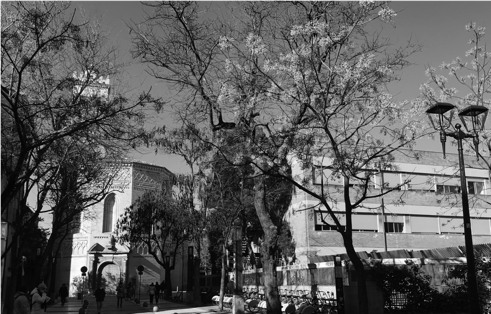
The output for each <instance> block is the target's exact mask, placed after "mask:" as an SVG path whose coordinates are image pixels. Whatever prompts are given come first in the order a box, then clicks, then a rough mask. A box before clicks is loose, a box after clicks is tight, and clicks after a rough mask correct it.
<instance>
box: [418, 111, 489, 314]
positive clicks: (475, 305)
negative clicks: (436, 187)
mask: <svg viewBox="0 0 491 314" xmlns="http://www.w3.org/2000/svg"><path fill="white" fill-rule="evenodd" d="M454 108H455V106H454V105H452V104H449V103H437V104H435V105H433V106H432V107H430V108H429V109H428V110H426V113H427V114H428V117H429V119H430V122H431V124H432V125H433V128H435V130H437V131H440V141H441V143H442V149H443V158H445V141H446V137H447V136H450V137H453V138H454V139H456V140H457V144H458V152H459V168H460V186H461V191H462V212H463V216H464V236H465V254H466V257H467V283H468V285H469V286H468V290H469V302H470V307H471V308H470V310H471V313H472V314H479V313H480V310H479V308H480V304H479V295H478V289H477V280H476V265H475V258H474V246H473V244H472V230H471V219H470V214H469V199H468V195H467V184H466V175H465V165H464V152H463V148H462V140H463V139H465V138H472V139H473V142H474V149H475V150H476V156H477V158H478V159H479V151H478V148H479V135H478V132H479V131H482V130H483V128H484V123H485V122H486V117H487V113H488V109H487V108H486V107H483V106H476V105H471V106H468V107H467V108H465V109H463V110H462V111H460V112H459V117H460V119H461V121H462V123H463V124H464V127H465V129H466V130H467V132H469V133H465V132H463V131H462V130H461V127H462V126H461V125H460V124H459V123H457V124H455V129H456V131H455V132H448V131H446V130H447V129H449V128H450V127H451V125H452V117H453V110H452V109H454ZM449 111H450V113H449V115H448V114H447V112H449ZM434 115H437V116H438V120H437V122H438V125H436V123H435V122H436V121H435V120H436V119H435V120H434V119H433V116H434ZM468 122H470V126H471V127H472V130H469V128H468V126H467V123H468Z"/></svg>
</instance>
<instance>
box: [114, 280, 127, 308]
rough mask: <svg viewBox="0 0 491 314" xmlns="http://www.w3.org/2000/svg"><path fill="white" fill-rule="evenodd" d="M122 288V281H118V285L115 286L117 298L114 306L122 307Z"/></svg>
mask: <svg viewBox="0 0 491 314" xmlns="http://www.w3.org/2000/svg"><path fill="white" fill-rule="evenodd" d="M124 290H125V288H124V285H123V283H122V282H120V283H119V285H118V287H117V288H116V297H117V298H118V302H117V304H116V307H123V298H124Z"/></svg>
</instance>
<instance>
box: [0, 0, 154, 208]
mask: <svg viewBox="0 0 491 314" xmlns="http://www.w3.org/2000/svg"><path fill="white" fill-rule="evenodd" d="M1 32H2V33H1V34H2V39H1V45H2V54H1V58H2V60H1V61H2V62H1V74H2V138H3V141H2V176H4V177H5V178H6V184H5V186H4V187H3V190H2V213H3V212H4V211H5V210H6V209H7V208H8V204H9V203H10V202H11V201H12V198H13V197H14V196H15V195H17V193H18V192H19V191H21V190H22V188H23V187H24V186H25V184H26V183H27V182H28V181H29V180H30V178H31V177H32V175H33V174H35V172H36V171H37V169H38V167H39V165H40V164H41V163H42V162H43V161H44V160H45V155H46V153H47V152H48V150H49V149H50V147H51V145H53V143H55V142H56V141H57V140H58V139H61V138H64V137H68V136H77V137H78V138H79V139H83V140H84V142H85V144H86V145H95V146H98V145H99V144H100V142H101V140H102V139H113V140H115V141H114V143H117V141H116V140H129V139H131V138H133V137H135V136H137V135H138V134H137V132H136V131H137V130H138V129H139V128H140V125H141V123H142V118H143V117H144V114H143V111H142V107H143V106H144V105H146V104H149V103H154V100H153V99H151V97H150V95H149V94H148V93H142V94H141V95H139V96H138V97H135V99H132V98H131V97H133V96H132V95H130V94H129V93H128V92H127V91H125V90H124V88H125V87H124V84H123V83H124V82H122V81H117V78H118V77H119V74H120V73H121V64H120V63H119V62H118V59H117V54H116V51H117V50H116V49H115V48H114V47H109V46H108V45H107V38H106V34H105V33H104V32H103V31H102V30H101V27H100V25H98V24H97V23H95V22H90V21H82V22H80V23H77V22H76V12H75V10H74V11H71V10H70V3H64V2H44V1H43V2H22V1H20V2H4V3H2V26H1ZM116 83H117V84H116ZM105 146H106V147H105V148H107V147H108V146H107V142H106V144H105ZM113 147H114V146H113ZM25 193H28V191H25Z"/></svg>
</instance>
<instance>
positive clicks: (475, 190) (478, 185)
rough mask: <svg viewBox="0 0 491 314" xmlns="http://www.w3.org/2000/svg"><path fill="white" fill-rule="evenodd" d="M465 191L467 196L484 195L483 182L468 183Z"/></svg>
mask: <svg viewBox="0 0 491 314" xmlns="http://www.w3.org/2000/svg"><path fill="white" fill-rule="evenodd" d="M467 191H468V192H469V194H484V182H477V181H468V182H467Z"/></svg>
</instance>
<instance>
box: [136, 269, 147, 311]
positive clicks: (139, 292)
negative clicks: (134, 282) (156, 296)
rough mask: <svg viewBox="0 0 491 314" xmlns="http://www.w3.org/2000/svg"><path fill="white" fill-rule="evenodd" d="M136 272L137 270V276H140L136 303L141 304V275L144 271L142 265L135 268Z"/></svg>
mask: <svg viewBox="0 0 491 314" xmlns="http://www.w3.org/2000/svg"><path fill="white" fill-rule="evenodd" d="M137 270H138V275H140V287H139V288H138V301H139V302H141V296H142V295H141V292H142V275H143V271H144V270H145V267H143V265H140V266H138V267H137Z"/></svg>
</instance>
